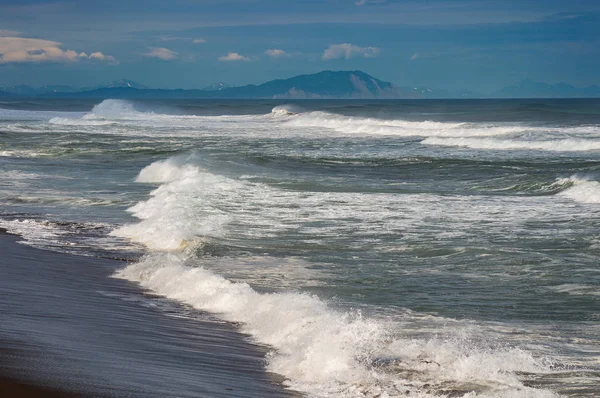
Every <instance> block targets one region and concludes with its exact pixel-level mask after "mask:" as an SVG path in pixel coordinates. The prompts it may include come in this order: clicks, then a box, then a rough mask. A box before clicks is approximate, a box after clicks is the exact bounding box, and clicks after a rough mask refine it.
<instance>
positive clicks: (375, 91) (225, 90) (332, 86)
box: [45, 71, 422, 99]
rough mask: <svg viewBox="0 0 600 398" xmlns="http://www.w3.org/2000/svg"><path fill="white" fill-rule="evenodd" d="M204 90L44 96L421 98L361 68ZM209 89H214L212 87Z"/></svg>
mask: <svg viewBox="0 0 600 398" xmlns="http://www.w3.org/2000/svg"><path fill="white" fill-rule="evenodd" d="M209 88H210V89H208V90H157V89H138V88H136V87H133V86H132V85H129V86H124V85H121V86H120V87H100V88H96V89H93V90H88V91H84V92H62V93H48V94H47V95H45V96H48V97H53V98H57V97H62V98H72V97H81V98H82V97H88V98H132V99H134V98H273V99H310V98H414V97H415V96H416V97H422V95H415V93H413V92H412V91H410V92H409V91H404V90H403V89H401V88H399V87H397V86H395V85H393V84H392V83H389V82H384V81H381V80H379V79H376V78H374V77H373V76H370V75H368V74H366V73H364V72H361V71H323V72H319V73H315V74H312V75H300V76H295V77H292V78H289V79H278V80H271V81H269V82H266V83H263V84H260V85H247V86H242V87H224V86H223V87H217V86H215V85H211V86H209ZM213 88H217V89H216V90H215V89H213Z"/></svg>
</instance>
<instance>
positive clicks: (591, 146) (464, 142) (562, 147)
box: [421, 137, 600, 152]
mask: <svg viewBox="0 0 600 398" xmlns="http://www.w3.org/2000/svg"><path fill="white" fill-rule="evenodd" d="M421 143H422V144H425V145H437V146H449V147H463V148H470V149H485V150H539V151H551V152H585V151H596V150H600V141H599V140H586V139H576V138H567V139H557V140H545V141H526V140H517V139H505V140H503V139H497V138H468V137H461V138H439V137H429V138H426V139H424V140H423V141H421Z"/></svg>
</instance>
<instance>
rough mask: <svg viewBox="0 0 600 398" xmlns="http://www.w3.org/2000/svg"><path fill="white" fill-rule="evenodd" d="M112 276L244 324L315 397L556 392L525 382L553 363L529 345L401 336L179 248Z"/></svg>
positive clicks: (294, 382) (386, 325)
mask: <svg viewBox="0 0 600 398" xmlns="http://www.w3.org/2000/svg"><path fill="white" fill-rule="evenodd" d="M116 276H117V277H119V278H124V279H128V280H132V281H136V282H139V283H140V284H141V285H142V286H144V287H146V288H148V289H151V290H152V291H153V292H155V293H158V294H161V295H164V296H166V297H169V298H171V299H175V300H178V301H181V302H184V303H186V304H189V305H191V306H193V307H194V308H197V309H200V310H203V311H210V312H213V313H217V314H220V316H221V317H223V318H224V319H225V320H227V321H231V322H235V323H240V324H241V327H242V331H243V332H244V333H248V334H250V335H251V336H252V337H253V338H254V339H255V340H256V341H258V342H260V343H262V344H266V345H268V346H270V347H272V348H273V351H272V352H271V353H270V354H269V355H268V357H267V358H268V365H267V368H268V370H269V371H272V372H276V373H279V374H281V375H283V376H285V377H286V378H287V382H286V384H287V385H288V386H290V387H291V388H294V389H297V390H300V391H302V392H305V393H307V394H308V395H309V396H314V397H326V396H341V397H359V396H360V397H365V396H367V397H376V396H419V397H434V396H443V395H444V391H446V392H447V391H455V392H462V393H463V394H461V395H463V396H467V395H468V396H490V397H504V396H507V397H508V396H510V397H555V396H557V395H555V394H553V393H551V392H548V391H544V390H536V389H533V388H528V387H525V386H523V384H522V383H521V382H520V381H519V379H518V377H517V376H516V372H532V373H539V372H547V371H549V370H548V367H547V365H546V364H544V363H543V362H540V361H539V360H536V359H535V358H533V357H532V356H531V354H529V353H528V352H526V351H523V350H520V349H516V348H496V349H490V348H489V347H485V346H483V347H481V346H478V345H477V344H475V343H472V342H470V339H469V338H466V339H464V338H461V337H458V336H454V337H449V336H447V337H446V338H443V339H437V338H430V339H415V338H403V337H402V330H396V327H395V326H394V323H393V322H391V321H385V320H378V319H373V318H368V317H365V316H363V315H361V313H360V312H358V311H349V312H343V311H338V310H335V309H334V308H332V307H330V306H329V305H328V304H327V303H326V302H324V301H322V300H320V299H319V298H318V297H316V296H314V295H310V294H303V293H297V292H288V293H259V292H257V291H256V290H254V289H253V288H252V287H251V286H249V285H248V284H246V283H233V282H231V281H229V280H227V279H225V278H223V277H221V276H219V275H216V274H214V273H212V272H211V271H208V270H206V269H204V268H202V267H199V266H198V265H197V264H195V263H194V260H193V259H191V258H189V257H187V256H186V255H185V254H183V253H177V254H174V253H173V254H161V253H154V254H151V255H148V256H147V257H146V258H145V259H143V260H142V261H141V262H139V263H136V264H132V265H129V266H127V267H126V268H125V269H123V270H122V271H120V272H118V273H117V274H116ZM468 393H469V394H468ZM464 394H467V395H464Z"/></svg>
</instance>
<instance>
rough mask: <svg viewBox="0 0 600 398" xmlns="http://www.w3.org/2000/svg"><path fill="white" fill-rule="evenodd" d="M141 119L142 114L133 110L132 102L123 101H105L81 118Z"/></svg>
mask: <svg viewBox="0 0 600 398" xmlns="http://www.w3.org/2000/svg"><path fill="white" fill-rule="evenodd" d="M139 117H143V112H139V111H137V110H136V109H135V106H134V104H133V103H132V102H129V101H125V100H115V99H107V100H104V101H102V102H101V103H99V104H98V105H96V106H94V108H92V110H91V111H90V112H89V113H88V114H86V115H85V116H83V119H87V120H93V119H109V120H110V119H113V120H114V119H116V120H118V119H130V118H133V119H137V118H139Z"/></svg>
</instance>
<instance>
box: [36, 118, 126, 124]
mask: <svg viewBox="0 0 600 398" xmlns="http://www.w3.org/2000/svg"><path fill="white" fill-rule="evenodd" d="M48 123H50V124H56V125H59V126H107V125H111V124H116V122H115V121H110V120H89V118H88V119H86V118H85V116H84V119H71V118H64V117H53V118H52V119H50V120H49V121H48Z"/></svg>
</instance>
